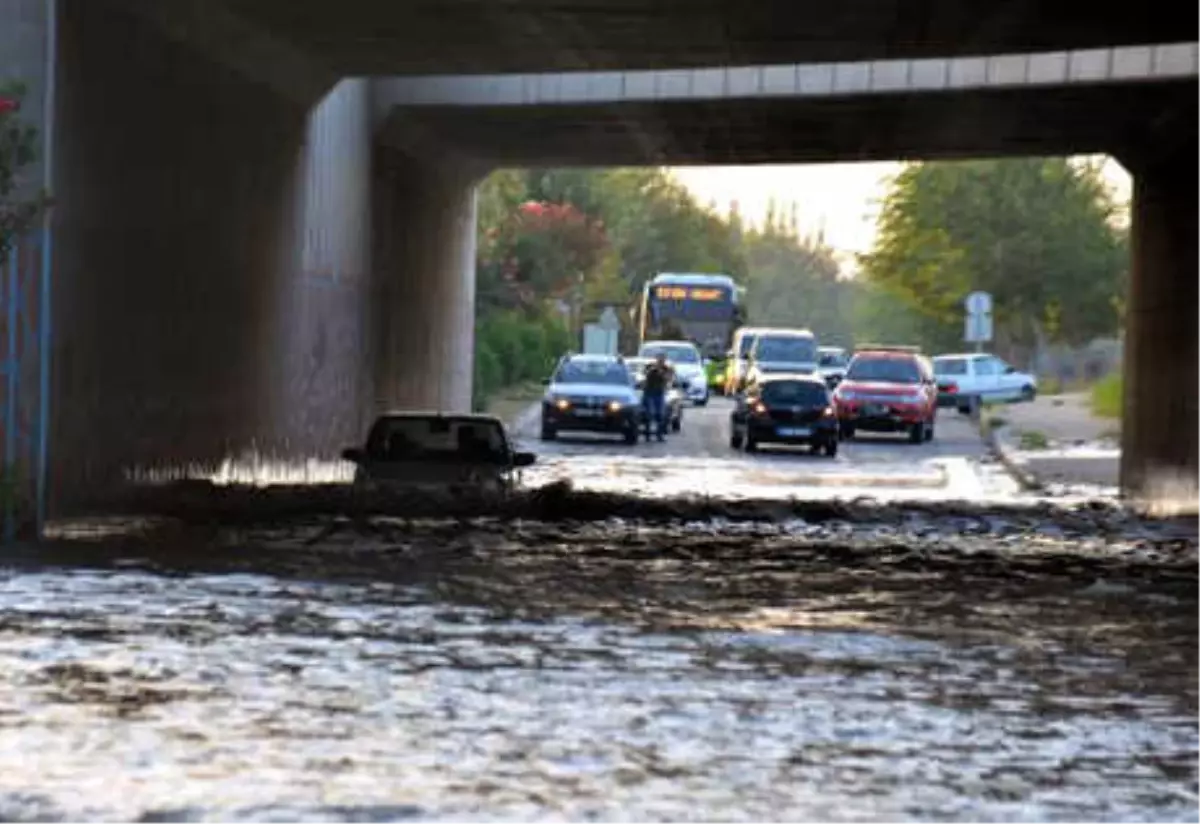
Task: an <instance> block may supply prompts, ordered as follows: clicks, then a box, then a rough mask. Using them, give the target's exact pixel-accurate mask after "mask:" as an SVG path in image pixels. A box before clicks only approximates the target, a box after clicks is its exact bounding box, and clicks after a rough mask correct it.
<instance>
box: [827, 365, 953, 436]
mask: <svg viewBox="0 0 1200 824" xmlns="http://www.w3.org/2000/svg"><path fill="white" fill-rule="evenodd" d="M937 395H938V393H937V384H936V383H935V382H934V378H933V369H932V367H931V366H930V364H929V361H928V360H927V359H926V358H924V357H922V356H921V355H920V354H919V353H918V352H916V351H914V350H911V349H864V350H860V351H858V352H856V353H855V355H854V357H853V359H851V361H850V365H849V366H848V367H847V368H846V376H845V377H844V378H842V382H841V383H840V384H838V388H837V390H836V391H835V392H834V393H833V403H834V408H835V409H836V411H837V416H838V425H839V428H840V430H841V434H842V437H843V438H852V437H854V433H855V432H856V431H857V430H862V431H864V432H903V433H906V434H907V435H908V438H909V440H911V441H912V442H913V443H922V442H924V441H929V440H932V439H933V425H934V422H935V420H936V418H937Z"/></svg>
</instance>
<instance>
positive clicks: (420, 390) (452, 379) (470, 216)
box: [374, 149, 481, 412]
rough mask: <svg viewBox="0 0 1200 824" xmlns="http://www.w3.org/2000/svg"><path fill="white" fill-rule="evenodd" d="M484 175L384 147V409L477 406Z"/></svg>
mask: <svg viewBox="0 0 1200 824" xmlns="http://www.w3.org/2000/svg"><path fill="white" fill-rule="evenodd" d="M480 176H481V175H480V174H479V170H478V169H469V170H468V169H464V168H458V167H455V166H453V165H451V164H449V163H442V164H438V163H431V162H429V161H428V160H426V159H422V160H420V161H417V160H413V159H410V158H408V157H405V156H404V155H401V154H399V153H398V152H396V151H394V150H391V149H383V150H380V152H379V153H378V156H377V164H376V183H375V185H376V212H375V279H376V280H375V289H374V294H375V298H376V299H375V317H374V319H375V324H376V335H375V336H374V340H375V346H376V349H375V353H374V363H375V411H376V412H379V411H383V410H387V409H425V410H438V411H443V412H466V411H469V410H470V408H471V391H472V379H473V374H474V351H475V231H476V229H475V222H476V191H477V183H478V180H479V178H480Z"/></svg>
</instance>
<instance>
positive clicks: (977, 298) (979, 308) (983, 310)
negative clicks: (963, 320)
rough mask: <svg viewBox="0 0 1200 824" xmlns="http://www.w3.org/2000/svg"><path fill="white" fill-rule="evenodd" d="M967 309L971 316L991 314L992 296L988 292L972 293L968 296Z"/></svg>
mask: <svg viewBox="0 0 1200 824" xmlns="http://www.w3.org/2000/svg"><path fill="white" fill-rule="evenodd" d="M966 307H967V314H969V315H983V314H991V311H992V296H991V295H990V294H989V293H987V292H972V293H971V294H969V295H967V300H966Z"/></svg>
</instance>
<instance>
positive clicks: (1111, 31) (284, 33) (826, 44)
mask: <svg viewBox="0 0 1200 824" xmlns="http://www.w3.org/2000/svg"><path fill="white" fill-rule="evenodd" d="M122 2H125V3H127V4H128V5H130V6H131V7H134V8H139V9H142V10H147V9H150V11H149V13H151V14H154V15H156V16H160V17H161V16H169V17H170V18H171V19H173V20H175V21H178V26H179V28H181V29H186V30H188V31H190V32H197V31H201V30H204V29H206V28H207V29H215V28H222V27H223V28H226V29H228V30H230V31H233V30H236V32H237V40H238V42H239V43H241V44H242V48H244V49H245V51H246V52H247V54H254V55H256V56H261V55H263V54H266V53H274V51H277V50H278V49H279V48H281V47H287V48H290V49H292V50H294V51H295V52H297V53H302V54H304V55H308V56H309V57H311V59H312V60H313V61H314V62H315V63H317V64H319V65H320V66H323V67H325V68H327V69H329V70H331V71H332V72H334V73H335V74H337V75H341V76H347V75H357V76H365V75H395V74H443V73H445V74H452V73H453V74H458V73H461V74H495V73H501V72H526V71H583V70H588V71H602V70H609V69H637V68H683V67H698V66H718V65H726V66H736V65H756V64H766V63H792V62H806V63H816V62H824V61H834V60H877V59H884V58H889V57H954V56H959V55H973V54H998V53H1003V52H1014V51H1039V50H1045V51H1056V50H1063V49H1079V48H1103V47H1108V46H1116V45H1126V44H1131V45H1133V44H1144V43H1166V42H1172V41H1174V40H1175V39H1177V38H1178V37H1180V36H1181V34H1182V35H1183V36H1190V33H1194V32H1195V31H1196V23H1197V12H1196V8H1195V6H1189V5H1187V4H1183V3H1180V4H1166V3H1160V4H1158V5H1156V6H1155V7H1154V9H1153V11H1152V12H1151V11H1149V10H1148V9H1147V8H1146V7H1144V6H1140V5H1138V4H1135V3H1110V4H1094V3H1093V4H1080V3H1075V2H1067V0H1053V1H1052V2H1036V3H1035V2H1028V0H976V2H970V3H964V2H961V0H927V1H926V2H914V1H913V0H889V1H888V2H880V1H879V0H842V2H837V3H797V2H795V1H794V0H750V2H746V0H691V2H673V3H669V2H661V1H660V2H647V0H589V2H585V3H584V2H571V1H570V0H511V2H495V0H408V2H404V3H380V2H377V0H341V2H338V3H330V2H328V0H204V2H203V3H200V2H197V1H196V0H122ZM151 7H154V8H151ZM221 39H222V40H223V41H225V42H228V41H229V40H231V39H232V38H230V37H228V36H227V37H223V38H221ZM255 40H258V41H260V42H254V41H255Z"/></svg>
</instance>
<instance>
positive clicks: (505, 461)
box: [342, 412, 537, 492]
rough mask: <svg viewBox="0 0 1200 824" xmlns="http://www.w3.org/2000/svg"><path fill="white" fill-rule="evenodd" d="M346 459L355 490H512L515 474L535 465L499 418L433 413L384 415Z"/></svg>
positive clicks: (349, 450)
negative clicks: (357, 487) (360, 487)
mask: <svg viewBox="0 0 1200 824" xmlns="http://www.w3.org/2000/svg"><path fill="white" fill-rule="evenodd" d="M342 458H343V459H344V460H347V461H350V462H351V463H353V464H354V465H355V472H354V483H355V484H357V485H367V486H380V485H384V486H389V487H403V488H425V489H431V490H450V491H454V490H467V489H470V490H479V491H488V492H502V491H507V490H509V489H511V488H512V486H513V482H514V478H515V475H516V472H517V470H519V469H521V468H523V467H526V466H530V465H532V464H533V463H535V462H536V460H537V456H536V455H534V454H533V453H532V452H521V451H518V450H516V449H515V448H514V447H513V445H512V442H511V441H510V440H509V437H508V433H507V432H506V431H505V429H504V424H502V423H501V422H500V420H499V419H498V418H494V417H492V416H490V415H443V414H439V413H435V412H392V413H388V414H386V415H381V416H380V417H378V418H376V420H375V422H374V423H373V424H372V425H371V428H370V430H369V431H368V433H367V440H366V443H365V444H364V445H362V446H353V447H349V448H347V449H345V450H343V452H342Z"/></svg>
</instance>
